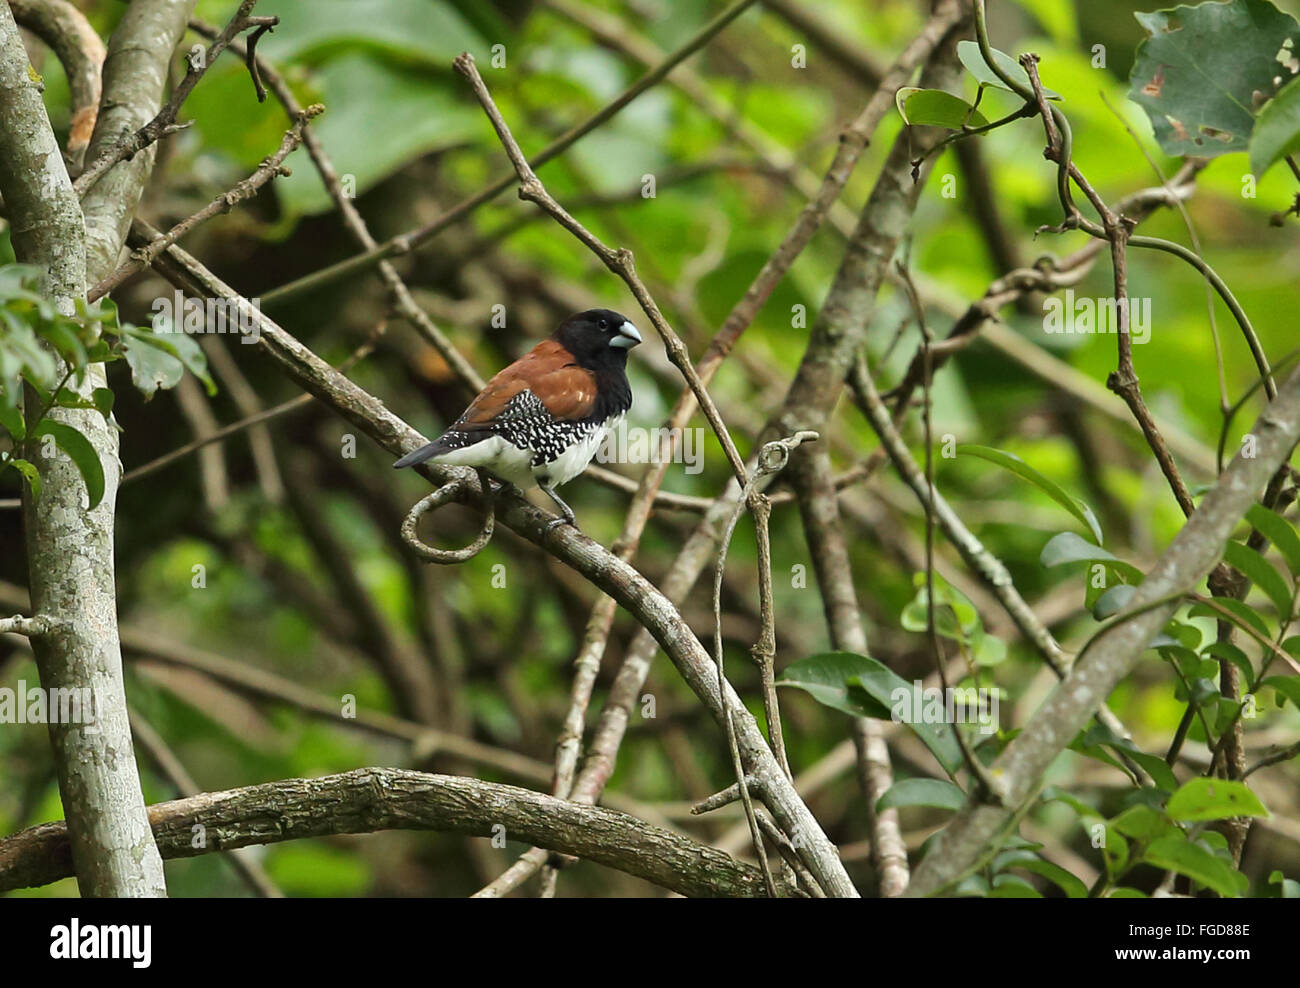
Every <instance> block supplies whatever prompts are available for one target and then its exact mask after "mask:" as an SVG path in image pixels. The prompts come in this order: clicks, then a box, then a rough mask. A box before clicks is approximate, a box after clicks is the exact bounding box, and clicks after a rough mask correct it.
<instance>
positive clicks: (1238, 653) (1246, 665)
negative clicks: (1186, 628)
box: [1204, 641, 1255, 693]
mask: <svg viewBox="0 0 1300 988" xmlns="http://www.w3.org/2000/svg"><path fill="white" fill-rule="evenodd" d="M1204 654H1205V655H1212V656H1214V658H1216V659H1218V660H1220V661H1221V662H1231V663H1232V664H1233V665H1235V666H1236V667H1237V668H1238V669H1240V670H1241V674H1242V676H1243V682H1244V684H1245V692H1247V693H1253V692H1254V688H1253V687H1252V686H1251V684H1252V683H1254V681H1255V668H1254V666H1252V665H1251V664H1250V659H1249V658H1248V657H1247V655H1246V653H1245V652H1243V651H1242V650H1241V649H1240V648H1238V647H1237V646H1236V645H1234V644H1232V642H1220V641H1214V642H1210V643H1209V644H1208V645H1206V646H1205V652H1204Z"/></svg>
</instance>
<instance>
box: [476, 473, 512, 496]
mask: <svg viewBox="0 0 1300 988" xmlns="http://www.w3.org/2000/svg"><path fill="white" fill-rule="evenodd" d="M475 473H477V474H478V482H479V486H481V487H482V488H483V493H484V494H486V495H487V496H488V499H489V500H492V501H495V500H496V499H497V498H498V497H499V496H500V495H501V492H502V491H504V490H505V489H506V485H505V483H504V482H503V481H500V480H496V479H495V478H493V476H492V475H491V474H490V473H488V472H487V471H486V470H484V469H483V468H482V467H478V468H477V469H476V470H475Z"/></svg>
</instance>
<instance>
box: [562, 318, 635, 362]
mask: <svg viewBox="0 0 1300 988" xmlns="http://www.w3.org/2000/svg"><path fill="white" fill-rule="evenodd" d="M552 339H554V340H555V341H556V342H557V343H560V344H561V345H563V346H564V348H565V349H566V350H568V351H569V352H570V353H572V354H573V356H574V359H575V360H577V362H578V364H579V365H580V366H582V367H586V368H588V369H589V370H601V369H604V368H613V367H619V368H621V367H625V366H627V352H628V350H630V349H632V347H634V346H636V345H637V344H638V343H640V342H641V334H640V333H639V332H638V331H637V328H636V327H635V326H633V325H632V321H631V320H630V319H628V318H627V317H626V316H624V315H621V314H619V313H617V312H615V311H613V310H612V309H588V310H587V311H586V312H579V313H577V314H576V315H572V316H569V318H568V319H566V320H564V322H562V323H561V324H560V328H559V329H557V330H556V331H555V334H554V335H553V336H552Z"/></svg>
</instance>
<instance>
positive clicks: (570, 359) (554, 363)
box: [393, 309, 641, 530]
mask: <svg viewBox="0 0 1300 988" xmlns="http://www.w3.org/2000/svg"><path fill="white" fill-rule="evenodd" d="M640 342H641V334H640V333H639V332H637V328H636V327H635V326H633V325H632V323H631V322H630V321H629V320H628V319H627V318H625V317H624V316H621V315H619V314H618V313H617V312H613V311H611V310H610V309H588V310H587V311H586V312H579V313H578V314H576V315H573V316H570V317H569V318H568V319H566V320H564V322H562V323H561V324H560V328H559V329H557V330H556V331H555V332H554V333H553V334H552V335H551V338H550V339H548V340H543V341H542V342H541V343H539V344H537V346H535V347H533V348H532V349H531V350H530V351H528V353H526V354H524V356H522V357H520V358H519V359H518V360H516V361H515V362H514V363H513V364H511V365H510V366H509V367H507V368H506V369H505V370H503V371H501V372H500V373H499V374H497V375H496V376H495V377H493V378H492V380H490V381H488V383H487V384H486V385H484V387H483V390H482V391H481V392H479V395H478V397H477V398H475V399H474V400H473V401H472V402H470V405H469V407H468V408H467V409H465V412H464V414H462V415H461V417H460V418H458V419H457V420H456V421H455V423H454V424H453V425H452V427H451V428H450V429H448V430H447V431H446V432H445V433H443V434H442V436H441V437H440V438H438V439H436V440H435V441H433V442H431V443H429V444H428V445H427V446H422V447H420V448H419V449H417V450H416V451H415V452H413V453H408V454H407V455H406V456H403V457H402V458H401V459H400V460H398V461H397V462H396V463H394V464H393V467H394V468H401V467H409V466H413V465H415V464H416V463H423V462H424V461H425V460H433V461H434V462H435V463H446V464H450V465H453V466H468V467H476V468H478V469H480V470H485V471H487V472H488V473H489V474H491V475H492V476H494V477H496V478H497V479H499V480H502V481H505V482H506V483H509V484H514V485H515V486H516V487H519V488H527V487H531V486H532V485H533V484H534V483H535V484H537V486H539V487H540V488H541V489H542V490H544V491H545V492H546V493H547V494H548V495H550V498H551V500H553V501H554V502H555V503H556V504H557V505H558V506H559V508H560V511H562V512H563V513H564V517H563V518H557V519H555V521H553V522H551V526H550V527H554V526H555V525H560V524H563V523H564V522H566V521H567V522H568V523H569V524H570V525H573V526H574V527H577V524H578V521H577V518H576V517H575V516H574V514H573V509H572V508H570V507H569V506H568V505H567V504H565V503H564V501H563V499H561V497H560V495H559V494H557V493H556V492H555V488H557V487H559V486H560V485H561V484H565V483H568V482H569V481H570V480H572V479H573V478H574V477H576V476H577V475H578V474H580V473H582V471H584V470H586V469H587V465H588V464H589V463H590V462H591V459H592V457H593V456H595V455H596V450H597V449H598V448H599V447H600V443H601V441H602V440H603V439H604V438H605V435H606V433H607V432H608V431H609V430H610V429H612V428H614V427H615V426H616V425H618V423H619V422H620V421H621V420H622V418H623V416H624V415H626V414H627V410H628V409H629V408H631V407H632V388H631V386H630V385H629V384H628V383H627V352H628V350H630V349H631V348H632V347H634V346H636V345H637V344H638V343H640ZM548 530H549V529H548Z"/></svg>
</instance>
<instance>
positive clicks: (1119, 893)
mask: <svg viewBox="0 0 1300 988" xmlns="http://www.w3.org/2000/svg"><path fill="white" fill-rule="evenodd" d="M1146 897H1147V894H1146V893H1145V892H1142V891H1140V890H1138V889H1131V888H1128V887H1127V886H1124V885H1119V886H1116V887H1115V888H1113V889H1111V890H1110V891H1109V892H1107V893H1106V898H1107V899H1145V898H1146Z"/></svg>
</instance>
